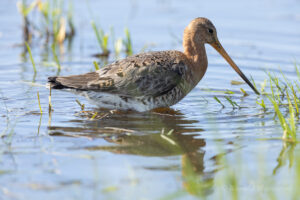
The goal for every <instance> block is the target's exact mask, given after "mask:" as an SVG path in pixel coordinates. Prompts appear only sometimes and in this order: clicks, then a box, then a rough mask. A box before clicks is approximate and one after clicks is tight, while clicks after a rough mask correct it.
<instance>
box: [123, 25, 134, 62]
mask: <svg viewBox="0 0 300 200" xmlns="http://www.w3.org/2000/svg"><path fill="white" fill-rule="evenodd" d="M123 44H124V45H125V49H126V50H125V52H126V54H127V55H128V56H130V55H132V54H133V49H132V41H131V35H130V32H129V29H128V28H125V39H124V40H123Z"/></svg>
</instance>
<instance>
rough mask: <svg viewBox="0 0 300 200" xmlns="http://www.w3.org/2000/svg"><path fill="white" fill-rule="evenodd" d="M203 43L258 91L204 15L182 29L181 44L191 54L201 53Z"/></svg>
mask: <svg viewBox="0 0 300 200" xmlns="http://www.w3.org/2000/svg"><path fill="white" fill-rule="evenodd" d="M204 44H210V45H211V46H212V47H213V48H215V49H216V51H217V52H219V53H220V54H221V55H222V56H223V58H224V59H225V60H226V61H227V62H228V63H229V64H230V65H231V67H232V68H233V69H234V70H235V71H236V72H237V73H238V74H239V75H240V76H241V78H242V79H243V80H244V81H245V82H246V83H247V84H248V85H249V86H250V87H251V88H252V89H253V91H254V92H255V93H256V94H259V92H258V91H257V90H256V88H255V87H254V86H253V85H252V84H251V82H250V81H249V80H248V78H247V77H246V76H245V75H244V74H243V72H242V71H241V70H240V69H239V68H238V66H237V65H236V64H235V63H234V62H233V60H232V59H231V58H230V56H229V55H228V54H227V52H226V51H225V49H224V48H223V47H222V45H221V43H220V42H219V40H218V37H217V30H216V28H215V26H214V25H213V23H212V22H211V21H210V20H209V19H207V18H204V17H198V18H196V19H194V20H192V21H191V22H190V24H189V25H188V26H187V27H186V28H185V30H184V38H183V46H184V47H185V48H186V49H187V51H189V52H188V53H189V54H191V55H196V54H197V53H201V50H200V49H201V48H202V47H203V46H204Z"/></svg>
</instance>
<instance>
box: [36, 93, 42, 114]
mask: <svg viewBox="0 0 300 200" xmlns="http://www.w3.org/2000/svg"><path fill="white" fill-rule="evenodd" d="M37 99H38V103H39V108H40V113H41V115H42V114H43V111H42V106H41V101H40V94H39V92H37Z"/></svg>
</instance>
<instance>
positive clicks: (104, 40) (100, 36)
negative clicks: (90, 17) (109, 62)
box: [92, 21, 110, 57]
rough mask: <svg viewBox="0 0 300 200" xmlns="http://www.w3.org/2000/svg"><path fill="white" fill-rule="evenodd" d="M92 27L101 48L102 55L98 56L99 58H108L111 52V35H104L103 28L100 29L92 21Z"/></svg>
mask: <svg viewBox="0 0 300 200" xmlns="http://www.w3.org/2000/svg"><path fill="white" fill-rule="evenodd" d="M92 27H93V30H94V33H95V35H96V38H97V41H98V44H99V47H100V49H101V51H102V52H101V53H100V54H98V55H99V56H104V57H108V56H109V53H110V51H109V50H108V39H109V35H108V34H104V30H103V29H101V28H98V27H97V26H96V24H95V22H93V21H92Z"/></svg>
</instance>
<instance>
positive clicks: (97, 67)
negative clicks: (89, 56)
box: [93, 61, 100, 71]
mask: <svg viewBox="0 0 300 200" xmlns="http://www.w3.org/2000/svg"><path fill="white" fill-rule="evenodd" d="M93 64H94V67H95V70H96V71H97V70H99V69H100V67H99V65H98V63H97V62H96V61H94V62H93Z"/></svg>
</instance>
